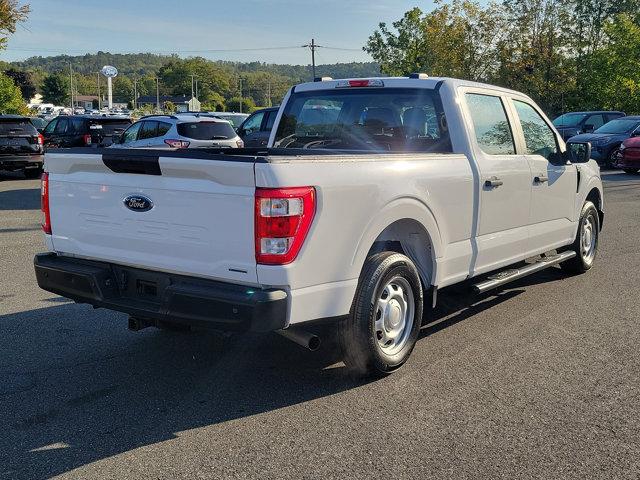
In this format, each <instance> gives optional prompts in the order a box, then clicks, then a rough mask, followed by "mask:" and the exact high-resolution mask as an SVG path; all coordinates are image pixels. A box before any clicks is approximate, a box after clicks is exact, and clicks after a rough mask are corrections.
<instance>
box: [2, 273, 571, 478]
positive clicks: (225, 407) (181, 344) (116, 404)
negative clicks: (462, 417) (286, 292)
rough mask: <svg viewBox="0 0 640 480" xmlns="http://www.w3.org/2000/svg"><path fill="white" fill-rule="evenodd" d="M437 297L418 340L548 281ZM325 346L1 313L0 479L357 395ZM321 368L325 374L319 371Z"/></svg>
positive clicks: (354, 383)
mask: <svg viewBox="0 0 640 480" xmlns="http://www.w3.org/2000/svg"><path fill="white" fill-rule="evenodd" d="M553 270H554V269H550V270H547V271H546V272H542V273H540V274H537V275H535V276H532V277H528V278H527V279H523V280H521V281H520V282H518V283H516V284H514V286H515V290H514V289H513V287H512V290H509V291H506V292H504V293H500V292H498V293H497V294H493V295H484V296H480V297H477V296H472V295H471V294H469V292H468V287H469V285H470V283H469V282H465V283H464V284H462V285H460V286H456V287H452V288H449V289H445V291H443V293H442V294H441V298H440V302H439V306H438V308H437V309H436V310H435V311H432V312H431V313H430V314H429V321H432V323H431V324H430V325H429V326H427V327H425V328H424V329H423V332H422V337H427V336H429V335H431V334H433V333H435V332H437V331H439V330H441V329H443V328H446V327H448V326H450V325H453V324H455V323H457V322H460V321H462V320H465V319H467V318H469V317H471V316H473V315H476V314H477V313H479V312H481V311H483V310H485V309H486V308H490V307H492V306H494V305H496V304H499V303H501V302H504V301H506V300H509V299H511V298H513V297H515V296H517V295H519V294H521V293H523V291H524V290H523V289H522V287H524V286H525V285H527V282H530V283H541V282H547V281H555V280H559V279H560V278H562V274H561V273H559V272H554V271H553ZM338 352H339V349H338V348H337V346H336V345H335V343H334V342H333V341H332V340H331V339H329V340H328V341H325V342H324V343H323V345H322V347H321V349H320V350H319V351H318V352H315V353H312V352H308V351H306V350H304V349H303V348H301V347H299V346H298V345H295V344H293V343H290V342H289V341H287V340H285V339H283V338H281V337H280V336H278V335H275V334H264V335H257V334H255V335H254V334H247V335H241V336H232V337H225V336H221V335H217V334H213V333H206V332H192V333H175V332H164V331H159V330H155V329H146V330H143V331H142V332H137V333H133V332H129V331H127V330H126V316H124V315H120V314H114V313H112V312H108V311H104V310H93V309H92V308H90V307H89V306H86V305H76V304H54V305H52V306H50V307H47V308H41V309H36V310H30V311H25V312H20V313H15V314H9V315H1V316H0V412H2V414H1V415H0V429H1V431H2V432H3V435H2V436H0V478H11V479H17V478H28V479H32V480H35V479H43V478H49V477H52V476H55V475H58V474H61V473H64V472H67V471H69V470H72V469H74V468H77V467H80V466H82V465H86V464H89V463H92V462H95V461H98V460H101V459H104V458H107V457H110V456H113V455H117V454H120V453H123V452H127V451H130V450H133V449H135V448H138V447H141V446H144V445H150V444H155V443H158V442H162V441H165V440H169V439H173V438H176V437H177V435H178V434H179V432H181V431H185V430H190V429H194V428H198V427H205V426H211V425H215V424H219V423H222V422H227V421H229V420H233V419H237V418H243V417H248V416H252V415H257V414H260V413H262V412H266V411H272V410H276V409H281V408H284V407H288V406H291V405H295V404H299V403H302V402H307V401H310V400H313V399H317V398H320V397H325V396H329V395H334V394H337V393H340V392H342V391H345V390H349V389H354V388H358V387H360V386H362V385H364V384H365V383H367V381H366V380H362V379H357V378H354V377H352V376H351V375H349V374H348V372H347V371H346V368H345V367H344V366H343V364H342V363H341V362H340V355H339V353H338ZM327 367H330V368H327Z"/></svg>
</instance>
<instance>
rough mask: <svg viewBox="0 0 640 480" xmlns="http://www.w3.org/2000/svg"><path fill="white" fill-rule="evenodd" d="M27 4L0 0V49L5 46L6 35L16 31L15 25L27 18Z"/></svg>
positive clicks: (28, 9)
mask: <svg viewBox="0 0 640 480" xmlns="http://www.w3.org/2000/svg"><path fill="white" fill-rule="evenodd" d="M30 10H31V9H30V8H29V5H19V4H18V1H17V0H0V50H3V49H5V48H7V37H8V36H9V35H11V34H12V33H15V31H16V25H18V24H19V23H20V22H24V21H26V20H27V17H28V16H29V12H30Z"/></svg>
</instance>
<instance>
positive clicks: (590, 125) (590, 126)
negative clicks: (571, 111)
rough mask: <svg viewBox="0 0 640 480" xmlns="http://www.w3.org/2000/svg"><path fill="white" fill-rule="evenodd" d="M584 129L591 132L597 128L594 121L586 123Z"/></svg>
mask: <svg viewBox="0 0 640 480" xmlns="http://www.w3.org/2000/svg"><path fill="white" fill-rule="evenodd" d="M582 130H584V132H585V133H589V132H593V131H594V130H595V129H594V127H593V124H592V123H585V124H584V127H582Z"/></svg>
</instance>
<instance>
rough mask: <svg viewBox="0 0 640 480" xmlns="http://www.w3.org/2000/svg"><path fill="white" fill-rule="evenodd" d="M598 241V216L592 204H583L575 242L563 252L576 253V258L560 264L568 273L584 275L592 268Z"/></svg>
mask: <svg viewBox="0 0 640 480" xmlns="http://www.w3.org/2000/svg"><path fill="white" fill-rule="evenodd" d="M599 239H600V216H599V215H598V210H597V209H596V206H595V205H594V204H593V203H592V202H589V201H587V202H585V203H584V205H583V206H582V211H581V212H580V223H579V225H578V234H577V235H576V239H575V241H574V242H573V243H572V244H571V245H569V246H568V247H566V248H565V249H564V250H565V251H566V250H568V251H574V252H576V256H575V257H573V258H572V259H571V260H567V261H566V262H563V263H561V264H560V267H561V268H562V269H563V270H565V271H567V272H569V273H584V272H586V271H587V270H589V269H590V268H591V267H592V266H593V262H594V260H595V258H596V254H597V253H598V241H599Z"/></svg>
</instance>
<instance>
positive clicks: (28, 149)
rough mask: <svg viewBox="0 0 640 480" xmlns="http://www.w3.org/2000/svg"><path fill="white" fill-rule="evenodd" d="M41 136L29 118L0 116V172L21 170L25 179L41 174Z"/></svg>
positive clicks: (42, 150)
mask: <svg viewBox="0 0 640 480" xmlns="http://www.w3.org/2000/svg"><path fill="white" fill-rule="evenodd" d="M43 152H44V149H43V140H42V135H41V134H40V133H39V132H38V130H36V127H34V126H33V124H32V123H31V119H30V118H29V117H23V116H21V115H0V170H10V171H15V170H22V171H23V172H24V175H25V176H26V177H27V178H36V177H38V176H39V175H40V174H41V173H42V161H43Z"/></svg>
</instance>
